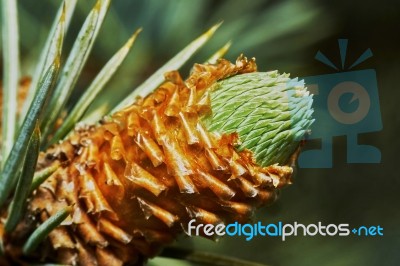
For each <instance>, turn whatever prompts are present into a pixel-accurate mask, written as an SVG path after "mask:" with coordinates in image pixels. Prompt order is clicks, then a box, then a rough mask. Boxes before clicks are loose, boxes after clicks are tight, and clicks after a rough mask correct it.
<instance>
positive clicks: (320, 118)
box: [299, 39, 382, 168]
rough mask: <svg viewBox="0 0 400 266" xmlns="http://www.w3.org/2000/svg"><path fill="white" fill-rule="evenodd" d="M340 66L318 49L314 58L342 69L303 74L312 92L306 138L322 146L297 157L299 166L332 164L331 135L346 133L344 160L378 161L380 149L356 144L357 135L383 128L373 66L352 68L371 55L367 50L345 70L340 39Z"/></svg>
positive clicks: (379, 159)
mask: <svg viewBox="0 0 400 266" xmlns="http://www.w3.org/2000/svg"><path fill="white" fill-rule="evenodd" d="M338 42H339V49H340V56H341V69H339V68H338V67H336V66H335V65H334V64H333V63H332V62H331V61H330V60H329V59H328V58H327V57H326V56H324V55H323V54H322V53H321V52H320V51H318V53H317V54H316V56H315V58H316V59H317V60H319V61H321V62H322V63H324V64H326V65H328V66H330V67H332V68H334V69H335V70H337V71H342V72H338V73H333V74H326V75H318V76H310V77H305V78H304V80H305V82H306V84H307V87H308V88H309V90H310V91H311V92H312V93H313V94H314V103H313V106H314V118H315V122H314V124H313V125H312V127H311V135H310V137H309V139H320V141H321V148H320V149H314V150H305V151H303V152H302V153H301V154H300V156H299V167H302V168H331V167H332V165H333V153H332V152H333V149H332V144H333V142H332V138H333V137H335V136H346V138H347V163H380V161H381V152H380V150H379V149H378V148H376V147H374V146H371V145H361V144H358V134H360V133H368V132H377V131H380V130H382V119H381V113H380V105H379V95H378V87H377V80H376V72H375V70H374V69H365V70H357V71H352V70H351V69H352V68H353V67H355V66H357V65H359V64H360V63H362V62H364V61H365V60H366V59H368V58H369V57H371V56H372V52H371V50H370V49H368V50H366V51H365V52H364V53H363V54H362V55H361V56H360V57H359V58H358V59H357V60H356V61H355V62H354V63H353V64H352V65H351V66H350V67H349V68H348V69H345V58H346V50H347V40H346V39H339V40H338Z"/></svg>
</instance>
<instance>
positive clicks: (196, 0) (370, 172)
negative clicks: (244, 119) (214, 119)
mask: <svg viewBox="0 0 400 266" xmlns="http://www.w3.org/2000/svg"><path fill="white" fill-rule="evenodd" d="M59 3H60V1H54V0H42V1H30V0H20V1H19V12H20V13H19V14H20V27H21V28H20V31H21V50H22V56H21V57H22V72H23V73H22V74H23V75H29V74H31V73H32V71H33V66H34V62H35V60H36V59H37V57H38V53H39V52H40V49H41V47H42V44H43V43H44V41H45V38H46V36H47V33H48V30H49V26H50V25H51V22H52V20H53V17H54V15H55V13H56V10H57V8H58V6H59ZM93 3H94V1H79V3H78V7H77V10H76V13H75V15H74V18H73V21H72V27H71V29H70V31H69V33H68V36H67V40H66V41H67V42H66V43H67V45H66V47H65V50H64V58H65V55H66V54H67V53H66V52H68V50H69V49H70V47H71V45H72V41H73V40H74V37H75V36H76V34H77V32H78V30H79V28H80V26H81V24H82V23H83V20H84V18H85V17H86V15H87V14H88V12H89V10H90V8H91V7H92V5H93ZM399 10H400V4H399V2H398V1H379V2H376V1H360V0H357V1H345V0H339V1H327V0H326V1H322V0H321V1H288V0H283V1H259V0H255V1H239V0H230V1H206V0H205V1H203V0H191V1H186V0H170V1H164V0H146V1H132V0H131V1H114V2H113V3H112V4H111V9H110V11H109V14H108V17H107V19H106V21H105V24H104V25H103V27H102V29H101V32H100V34H99V37H98V40H97V42H96V44H95V47H94V49H93V52H92V55H91V56H90V58H89V61H88V64H87V65H86V67H85V71H84V73H83V74H82V76H81V78H80V81H79V83H78V86H77V88H76V90H75V92H74V95H73V98H72V99H71V101H74V100H75V99H76V98H77V97H78V96H79V95H80V94H81V93H82V90H84V89H85V88H86V87H87V85H88V84H89V82H90V80H91V79H92V78H93V77H94V76H95V75H96V73H98V71H99V70H100V69H101V67H102V66H103V65H104V63H105V62H107V60H108V59H109V58H110V57H111V56H112V55H113V54H114V53H115V52H116V51H117V50H118V49H119V47H120V46H121V45H122V44H123V43H124V42H125V41H126V40H127V39H128V38H129V36H130V35H131V34H132V33H133V31H134V30H135V29H137V28H138V27H143V29H144V31H143V32H142V33H141V34H140V36H139V39H138V40H137V41H136V43H135V44H134V47H133V50H132V52H131V54H130V55H129V56H128V58H127V60H126V61H125V62H124V64H123V66H122V67H121V69H120V70H119V71H118V74H117V75H116V76H115V78H113V80H112V81H111V82H110V84H109V85H108V86H107V89H106V91H104V93H103V94H102V96H101V97H99V99H98V102H97V105H99V104H101V103H104V102H107V103H108V105H109V107H111V106H113V105H114V104H115V103H117V102H119V101H120V100H121V99H122V98H123V97H124V95H127V94H128V93H129V92H130V91H131V90H132V89H134V88H135V86H136V85H138V84H140V82H141V81H143V80H144V79H145V78H146V77H147V76H148V75H149V74H151V73H152V72H153V71H154V70H156V69H157V68H159V67H160V66H161V65H162V64H163V63H165V62H166V61H167V60H168V59H169V58H171V57H172V56H173V55H174V54H176V53H177V52H178V51H179V50H181V49H182V48H183V47H184V46H185V45H186V44H188V43H189V42H190V41H191V40H193V39H194V38H195V37H197V36H198V35H200V34H201V33H202V32H204V31H205V30H206V29H207V28H208V27H210V26H211V25H213V24H215V23H217V22H219V21H224V23H223V25H222V26H221V28H220V29H219V30H218V31H217V33H216V35H215V37H214V38H213V39H212V40H211V41H210V42H209V43H208V44H207V45H206V46H205V47H204V48H203V49H202V50H201V51H200V52H199V53H198V54H197V55H196V56H195V58H194V59H193V60H192V61H191V63H193V62H203V61H204V60H206V59H207V58H208V57H209V56H210V55H211V54H212V53H214V52H215V51H216V50H217V49H218V48H220V47H221V46H223V45H224V44H225V43H226V42H227V41H229V40H232V42H233V44H232V47H231V49H230V50H229V52H228V54H227V56H226V57H227V58H228V59H231V60H235V59H236V57H237V56H238V55H239V54H240V53H244V54H245V55H247V56H248V57H253V56H254V57H256V58H257V63H258V67H259V70H261V71H267V70H273V69H278V70H280V71H281V72H289V73H291V74H292V76H312V75H320V74H328V73H334V72H335V71H334V70H333V69H331V68H329V67H327V66H325V65H323V64H322V63H320V62H318V61H316V60H315V59H314V56H315V54H316V52H317V51H318V50H321V51H322V52H324V54H325V55H327V57H329V58H330V59H332V61H333V62H334V63H335V64H337V65H339V60H340V56H339V49H338V46H337V39H339V38H347V39H349V47H348V56H347V60H348V62H354V61H355V59H356V58H357V57H358V56H359V55H360V54H361V53H362V52H364V51H365V50H366V49H367V48H371V50H372V52H373V54H374V56H373V57H372V58H370V59H368V60H367V61H366V62H364V63H362V64H360V65H359V66H357V67H356V69H357V70H361V69H369V68H372V69H375V70H376V72H377V79H378V88H379V97H380V105H381V113H382V120H383V130H382V131H380V132H375V133H367V134H360V135H359V143H364V144H370V145H373V146H375V147H377V148H379V149H380V150H381V153H382V161H381V163H379V164H347V163H346V137H345V136H343V137H336V138H334V140H333V152H334V166H333V168H332V169H298V171H297V175H296V178H295V182H294V184H293V185H292V186H290V187H288V188H286V189H284V190H283V191H282V193H281V197H280V199H279V200H278V201H277V202H276V203H275V204H274V205H273V206H271V207H268V208H263V209H261V210H259V211H258V212H257V213H256V217H255V218H254V221H258V220H259V221H262V222H264V223H268V222H277V221H282V222H284V223H285V222H287V223H292V222H294V221H297V222H301V223H304V224H309V223H317V222H318V221H321V222H323V223H324V224H329V223H349V224H350V226H360V225H380V226H382V227H383V228H384V236H383V237H354V236H349V237H300V236H298V237H291V238H288V239H287V241H285V242H282V241H281V240H280V239H278V238H263V237H257V238H255V239H253V240H252V241H250V242H247V241H245V239H244V238H243V237H242V238H240V237H238V238H228V237H225V238H223V239H221V240H220V241H219V242H217V243H214V242H212V241H209V240H204V239H200V238H196V239H193V238H190V239H189V238H187V237H182V239H180V240H179V241H178V242H177V243H176V244H174V245H175V246H180V247H185V248H190V249H196V250H199V251H209V252H213V253H218V254H224V255H227V256H232V257H236V258H240V259H246V260H250V261H255V262H260V263H264V264H267V265H300V266H301V265H400V250H399V249H400V229H399V228H398V226H399V224H400V192H399V191H400V179H399V176H400V175H399V173H398V172H397V171H398V162H399V156H398V148H400V145H399V144H400V141H399V138H398V137H397V135H398V134H399V132H400V116H399V112H398V106H399V105H398V101H399V100H398V99H399V98H400V90H399V88H398V86H399V85H398V84H399V82H398V79H399V73H400V65H399V64H398V62H399V60H400V56H399V55H400V53H399V50H398V49H399V39H400V38H399V37H400V36H399V34H400V24H399V19H400V13H399V12H400V11H399ZM190 65H191V64H188V65H187V66H186V67H184V68H183V70H182V71H183V72H182V73H183V75H187V74H188V72H189V70H190ZM95 106H96V104H95V105H94V107H93V108H95ZM308 145H309V146H310V147H311V146H313V145H314V146H317V145H318V143H315V142H310V143H309V144H308ZM160 265H163V264H162V263H161V264H160Z"/></svg>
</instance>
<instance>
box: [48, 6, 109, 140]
mask: <svg viewBox="0 0 400 266" xmlns="http://www.w3.org/2000/svg"><path fill="white" fill-rule="evenodd" d="M109 4H110V0H98V1H97V3H96V4H95V6H94V7H93V9H92V11H91V12H90V14H89V15H88V17H87V18H86V20H85V23H84V24H83V26H82V28H81V31H80V32H79V34H78V37H77V39H76V41H75V43H74V45H73V47H72V49H71V53H70V55H69V56H68V59H67V61H66V63H65V66H64V68H63V70H62V73H61V74H60V80H59V81H58V83H57V87H56V88H55V91H54V96H53V97H52V98H51V101H50V103H49V109H50V110H51V112H47V113H46V115H45V117H44V119H43V122H42V124H41V131H42V133H43V140H46V139H47V137H48V136H49V135H50V134H51V132H52V130H53V128H54V125H55V122H56V121H57V118H58V117H59V115H60V113H61V111H62V109H63V108H64V106H65V104H66V102H67V100H68V98H69V96H70V95H71V93H72V90H73V88H74V86H75V84H76V82H77V80H78V77H79V74H80V73H81V72H82V69H83V66H84V65H85V63H86V60H87V58H88V56H89V54H90V51H91V49H92V47H93V43H94V40H95V39H96V37H97V34H98V32H99V30H100V27H101V25H102V23H103V21H104V18H105V15H106V13H107V10H108V7H109Z"/></svg>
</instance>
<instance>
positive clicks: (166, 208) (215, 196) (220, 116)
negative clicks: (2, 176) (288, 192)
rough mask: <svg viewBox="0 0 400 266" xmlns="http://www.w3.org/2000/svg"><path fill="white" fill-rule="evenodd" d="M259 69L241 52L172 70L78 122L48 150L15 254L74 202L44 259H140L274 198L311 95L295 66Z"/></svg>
mask: <svg viewBox="0 0 400 266" xmlns="http://www.w3.org/2000/svg"><path fill="white" fill-rule="evenodd" d="M255 71H256V65H255V62H254V60H250V61H248V60H247V59H246V58H243V57H239V58H238V60H237V62H236V64H231V63H230V62H228V61H226V60H219V62H218V63H217V64H215V65H195V66H194V68H193V71H192V73H191V76H190V77H189V78H188V79H187V80H186V81H185V82H184V81H183V80H182V79H181V77H180V75H179V74H178V72H170V73H167V74H166V75H165V77H166V81H165V83H163V84H162V85H161V86H160V87H159V88H158V89H157V90H156V91H154V92H153V93H152V94H150V95H149V96H148V97H146V98H144V99H138V100H137V101H136V102H135V103H134V104H133V105H131V106H129V107H127V108H125V109H123V110H121V111H119V112H117V113H115V114H113V115H112V116H111V117H109V118H105V119H104V121H101V123H100V125H97V126H82V127H81V128H79V129H76V130H75V132H74V133H72V134H71V135H70V136H69V138H68V139H67V140H65V141H64V142H62V143H61V144H59V145H56V146H54V147H52V148H51V149H50V150H49V151H47V153H46V154H42V155H41V158H40V160H39V164H38V168H37V169H38V170H40V169H42V168H46V167H49V166H51V165H58V164H60V165H61V166H60V167H59V168H58V170H57V171H56V172H54V174H52V175H51V176H50V177H49V178H48V179H47V180H46V181H45V182H44V183H43V184H42V185H41V186H40V187H39V188H38V189H37V190H36V191H34V193H33V194H32V196H31V200H30V203H29V215H28V216H27V218H26V219H25V223H23V224H21V225H20V226H19V227H18V229H17V230H16V232H14V233H13V234H12V235H11V236H9V237H8V238H7V239H8V242H7V243H4V245H5V252H6V253H7V250H9V251H11V250H13V254H11V255H10V256H14V257H18V256H19V254H18V252H15V247H17V246H20V245H18V242H20V241H25V240H24V237H25V235H26V231H29V229H27V228H29V226H31V227H32V226H35V225H37V224H40V223H43V222H44V221H46V220H47V219H48V218H49V217H50V216H51V215H53V214H55V213H57V211H59V210H61V209H62V208H65V207H67V206H72V208H73V211H72V212H71V215H70V217H69V218H68V219H67V220H65V221H64V222H63V224H62V225H61V226H59V227H57V228H56V229H55V230H53V231H52V232H51V233H50V234H49V237H48V242H47V243H43V244H42V247H41V248H38V249H37V252H35V253H36V254H37V255H36V256H37V257H39V258H44V259H45V260H46V261H56V262H58V263H65V264H78V265H123V264H140V263H141V262H142V261H143V259H145V258H147V257H152V256H155V255H156V254H157V252H159V250H160V248H161V247H162V246H164V245H166V244H168V243H170V242H171V241H172V240H174V239H175V237H176V236H177V235H178V234H180V233H182V232H183V231H184V230H185V228H186V226H187V224H188V222H189V221H190V220H191V219H196V222H197V223H212V224H217V223H229V222H234V221H239V222H245V221H246V220H248V219H249V217H250V216H251V214H252V212H253V210H254V208H255V207H258V206H260V205H264V204H268V203H271V202H273V201H274V200H275V198H276V193H277V188H281V187H283V186H285V185H287V184H289V183H290V178H291V175H292V172H293V169H292V167H291V164H292V163H293V160H294V159H295V156H296V152H295V150H296V149H297V147H298V146H299V140H300V137H302V136H303V135H304V133H305V130H307V128H308V127H309V125H310V124H311V123H312V120H311V113H312V111H311V102H312V99H311V96H309V95H308V92H307V91H306V89H305V88H304V86H303V84H302V83H299V82H297V81H295V80H290V79H289V78H288V76H287V75H279V74H278V73H277V72H267V73H258V72H255ZM251 72H252V73H251ZM220 80H221V81H220ZM278 163H279V164H278ZM30 217H34V219H32V218H30ZM35 219H36V220H35Z"/></svg>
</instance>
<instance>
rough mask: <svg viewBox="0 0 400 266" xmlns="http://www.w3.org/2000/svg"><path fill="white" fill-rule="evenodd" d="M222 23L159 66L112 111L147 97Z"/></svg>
mask: <svg viewBox="0 0 400 266" xmlns="http://www.w3.org/2000/svg"><path fill="white" fill-rule="evenodd" d="M220 25H221V23H218V24H216V25H214V26H212V27H211V28H210V29H209V30H208V31H207V32H205V33H204V34H202V35H201V36H200V37H198V38H197V39H196V40H194V41H192V42H191V43H190V44H189V45H188V46H186V47H185V48H184V49H182V50H181V51H180V52H179V53H178V54H177V55H175V56H174V57H173V58H172V59H170V60H169V61H168V62H167V63H166V64H165V65H163V66H162V67H161V68H159V69H158V70H157V71H156V72H155V73H154V74H153V75H151V76H150V77H149V78H148V79H146V80H145V81H144V82H143V83H142V84H141V85H140V86H139V87H137V88H136V89H135V90H134V91H133V92H132V93H131V94H130V95H129V96H127V97H126V98H125V100H123V101H122V102H121V103H120V104H118V105H117V106H116V107H115V108H114V109H113V110H112V111H111V113H114V112H117V111H119V110H121V109H123V108H125V107H127V106H129V105H130V104H132V103H133V102H135V100H136V98H137V97H146V96H147V95H148V94H149V93H151V92H152V91H153V90H155V89H156V88H157V87H158V86H159V85H160V84H161V83H162V82H163V81H164V74H165V73H166V72H168V71H172V70H177V69H179V68H180V67H181V66H182V65H183V64H185V63H186V62H187V61H188V60H189V59H190V57H192V55H193V54H194V53H196V52H197V50H199V49H200V48H201V47H202V46H203V45H204V44H205V43H206V42H207V41H208V40H209V39H210V38H211V37H212V35H213V34H214V33H215V31H216V30H217V29H218V28H219V26H220Z"/></svg>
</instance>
